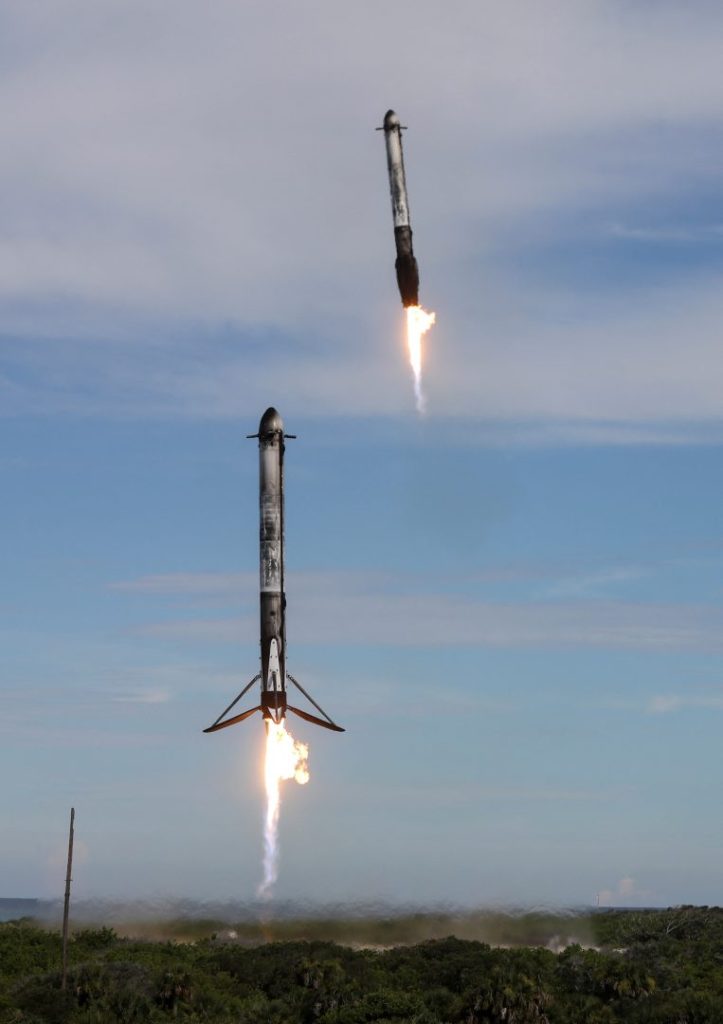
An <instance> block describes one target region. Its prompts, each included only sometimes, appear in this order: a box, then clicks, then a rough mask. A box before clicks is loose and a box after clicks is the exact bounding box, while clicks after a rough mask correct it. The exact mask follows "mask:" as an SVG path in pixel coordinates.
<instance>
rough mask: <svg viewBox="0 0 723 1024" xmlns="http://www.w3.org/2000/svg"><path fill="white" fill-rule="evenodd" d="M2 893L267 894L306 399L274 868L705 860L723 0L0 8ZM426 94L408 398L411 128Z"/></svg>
mask: <svg viewBox="0 0 723 1024" xmlns="http://www.w3.org/2000/svg"><path fill="white" fill-rule="evenodd" d="M0 18H1V19H2V24H1V26H0V27H1V29H2V31H0V39H1V40H2V43H0V47H1V48H2V51H3V54H2V56H3V60H2V67H3V70H2V72H1V74H2V78H3V89H2V90H0V95H1V96H2V99H1V100H0V105H1V106H2V117H1V118H0V125H1V127H0V138H1V141H2V145H3V152H4V153H5V154H6V155H7V158H6V159H4V161H3V167H2V168H0V185H1V186H2V187H1V188H0V197H1V199H0V204H1V205H2V217H0V225H1V226H0V295H1V296H2V303H1V304H0V360H1V363H0V398H1V399H2V403H1V404H2V409H3V411H4V419H3V424H4V428H3V430H2V431H1V432H0V473H1V474H2V481H3V487H2V493H3V501H2V503H0V529H1V530H2V536H3V537H5V538H6V546H5V558H4V560H3V568H4V571H3V573H2V579H1V582H0V588H1V590H0V607H2V610H3V616H2V625H1V626H0V628H1V630H2V638H3V645H2V649H3V657H2V662H1V664H0V706H1V707H2V715H0V735H1V737H2V738H1V741H0V771H1V773H2V778H3V779H4V785H3V786H2V787H0V815H1V816H2V822H3V842H2V844H0V876H1V877H2V878H3V892H2V893H1V894H2V895H6V896H17V895H48V896H52V895H56V894H58V893H60V892H61V891H62V875H63V844H64V836H65V829H66V819H67V810H68V808H69V806H70V805H71V804H74V805H75V807H76V809H77V816H78V821H77V824H78V841H79V864H78V867H77V870H76V873H75V880H76V881H75V884H76V891H77V893H78V895H79V896H86V897H92V896H119V897H122V898H131V897H137V896H141V897H148V896H155V895H190V896H194V897H199V898H215V899H216V898H229V899H234V900H239V899H241V900H244V899H250V898H252V897H253V895H254V892H255V889H256V886H257V884H258V881H259V878H260V859H261V816H262V796H261V786H260V782H261V780H260V770H259V765H260V758H261V753H262V729H261V726H260V723H256V722H249V723H247V724H246V725H245V726H241V727H239V728H238V729H234V730H228V731H226V732H224V733H221V734H219V735H218V736H213V737H209V736H204V735H203V734H202V733H201V731H200V730H201V728H202V727H204V726H205V725H207V724H209V722H210V721H212V720H213V719H214V718H215V717H216V715H217V714H218V712H219V711H220V710H221V709H222V707H223V706H225V704H226V703H228V701H229V700H230V699H231V697H232V696H233V695H234V694H235V693H236V692H237V691H238V690H239V689H240V688H241V686H242V685H243V684H244V683H245V682H246V680H247V679H248V678H250V676H252V675H253V674H254V672H255V671H256V665H257V657H258V649H257V625H256V623H257V615H258V611H257V567H256V557H257V551H256V537H257V529H258V525H257V458H256V451H255V446H254V444H253V443H252V442H249V441H246V440H245V435H246V434H247V433H251V432H253V431H254V430H255V428H256V425H257V423H258V419H259V417H260V415H261V413H262V412H263V410H264V409H265V408H266V406H267V405H269V404H274V405H276V406H277V407H278V408H279V409H280V411H281V412H282V414H283V416H284V417H285V420H286V424H287V427H288V429H289V430H290V431H291V432H293V433H297V434H298V435H299V438H298V440H297V441H293V442H290V444H289V450H288V461H287V469H288V474H287V566H288V569H287V591H288V601H289V605H288V641H289V665H290V668H291V671H292V672H294V674H295V675H297V677H298V678H300V679H301V680H302V682H303V683H304V684H305V685H307V687H308V688H309V689H310V690H311V692H312V693H313V694H314V695H315V696H316V697H317V698H318V699H319V701H320V703H321V704H322V705H323V706H324V707H325V708H327V710H329V711H330V712H331V713H332V715H333V716H334V717H335V718H336V719H337V720H339V721H340V722H342V723H343V724H344V725H346V726H347V733H346V734H345V735H343V736H333V735H327V734H326V733H321V732H318V731H314V730H313V729H312V727H308V726H306V725H305V724H304V723H299V725H298V727H297V728H296V730H295V732H296V733H297V734H298V735H299V737H300V738H302V739H304V740H305V741H308V742H309V744H310V747H311V755H310V767H311V776H312V777H311V782H310V783H309V785H308V786H307V787H305V788H303V789H302V788H299V787H296V786H293V785H292V784H289V786H287V789H286V790H285V794H284V806H283V811H282V824H281V843H282V852H281V864H280V877H279V883H278V887H277V892H278V895H279V896H280V897H284V898H285V897H293V898H298V899H302V900H311V901H324V900H335V901H348V902H355V901H367V900H374V899H387V900H391V901H397V902H405V901H414V902H418V903H439V902H445V901H448V902H454V903H461V904H479V903H489V902H497V901H505V902H517V903H528V902H536V903H537V902H558V903H575V904H578V903H588V902H590V901H592V899H593V898H594V895H595V894H596V893H601V900H602V902H608V903H632V904H635V903H638V904H648V903H675V902H705V903H715V902H718V901H719V889H720V883H721V870H720V859H721V858H720V853H721V846H722V845H723V826H721V825H720V824H719V823H718V822H717V819H716V816H715V814H714V812H713V808H715V806H717V797H718V792H719V789H720V784H721V769H720V760H719V755H718V749H719V744H718V733H719V729H720V723H721V715H722V714H723V665H722V664H721V657H722V655H723V641H722V640H721V636H722V635H723V632H722V629H721V627H722V626H723V592H722V588H721V582H720V581H721V569H722V568H723V527H722V526H721V523H722V521H723V519H722V517H721V509H722V507H723V482H722V479H721V473H720V444H721V441H722V440H723V399H722V398H721V395H722V394H723V390H722V389H721V386H720V378H721V375H722V374H723V358H722V357H721V345H720V323H721V318H722V316H723V300H722V299H721V290H720V286H719V282H720V275H721V270H722V269H723V189H722V188H721V186H720V182H719V173H718V169H719V167H720V166H721V157H723V125H722V124H721V119H720V110H721V109H722V107H721V104H722V103H723V73H722V72H721V70H720V61H719V54H718V47H717V40H719V39H720V34H721V31H723V12H722V11H721V10H720V9H719V8H718V6H717V5H712V4H711V5H708V4H700V5H696V9H695V12H694V13H693V12H692V11H691V10H689V9H688V8H687V7H686V6H685V5H682V4H677V3H661V4H657V5H648V4H635V3H633V4H631V3H616V2H606V3H602V2H593V0H589V2H588V0H575V2H574V3H573V2H572V0H553V2H551V3H549V4H546V5H539V4H536V3H533V2H532V0H520V2H519V3H516V4H514V5H504V7H500V5H497V4H493V3H467V2H460V3H457V4H454V5H452V7H450V6H449V5H445V8H444V10H443V9H442V7H441V6H438V5H435V4H421V5H420V4H419V3H416V4H414V5H412V4H411V3H407V2H406V0H405V2H402V3H397V4H394V5H391V6H390V5H389V4H381V3H379V4H377V3H369V4H365V5H363V6H362V5H359V6H358V7H354V8H351V7H349V8H344V10H343V12H342V9H341V8H339V7H338V5H333V4H331V3H329V2H327V0H315V2H314V3H312V4H308V5H304V7H303V9H302V8H299V7H298V6H297V5H292V4H288V3H279V4H275V5H268V6H267V7H265V8H264V9H263V10H261V9H253V8H243V7H241V6H239V5H236V4H231V3H227V2H225V0H220V2H219V3H218V4H215V5H214V6H213V9H212V10H211V11H210V10H209V8H208V5H200V4H196V3H191V2H187V0H181V2H176V3H174V5H173V8H172V11H171V7H170V5H165V4H158V5H154V6H152V7H149V5H147V4H146V3H141V2H140V0H138V2H134V0H131V2H124V3H122V4H121V3H115V2H111V3H108V4H106V5H103V7H102V8H99V7H98V6H97V5H95V4H91V3H89V2H88V0H62V2H60V3H58V4H55V5H54V6H53V10H52V11H48V8H47V6H46V5H43V4H40V3H34V2H28V3H25V4H23V5H22V7H15V8H12V9H7V10H5V11H4V12H3V14H2V15H0ZM390 106H394V107H395V108H396V109H397V110H399V112H400V114H401V116H402V120H403V122H404V123H405V124H408V125H409V131H408V133H407V136H406V137H405V155H406V161H407V178H408V184H409V189H410V206H411V213H412V222H413V226H414V229H415V248H416V251H417V256H418V259H419V263H420V270H421V278H422V289H421V295H422V299H423V301H424V303H425V305H426V306H427V307H429V308H432V309H434V310H435V311H436V313H437V326H436V327H435V328H434V330H433V332H432V334H431V335H430V338H429V343H428V351H427V365H426V370H425V387H426V392H427V395H428V414H427V415H426V417H424V418H423V419H421V420H420V419H418V418H417V417H416V415H415V413H414V400H413V392H412V387H411V381H410V379H409V374H408V370H407V365H406V357H405V354H404V350H403V340H402V336H401V331H402V315H401V309H400V307H399V305H398V296H397V293H396V286H395V281H394V273H393V257H394V253H393V239H392V228H391V218H390V210H389V198H388V189H387V182H386V174H385V158H384V151H383V146H382V142H381V139H380V137H379V135H378V134H377V133H375V132H374V130H373V129H374V128H375V126H376V125H377V124H379V123H381V118H382V116H383V114H384V112H385V110H386V109H387V108H388V107H390Z"/></svg>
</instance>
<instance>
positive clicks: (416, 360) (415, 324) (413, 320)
mask: <svg viewBox="0 0 723 1024" xmlns="http://www.w3.org/2000/svg"><path fill="white" fill-rule="evenodd" d="M436 319H437V316H436V313H427V311H426V310H424V309H422V307H421V306H407V346H408V348H409V362H410V364H411V367H412V373H413V374H414V398H415V401H416V403H417V412H418V413H419V414H420V416H421V415H422V413H423V412H424V410H425V405H426V400H425V397H424V392H423V391H422V338H423V336H424V335H425V334H426V333H427V331H428V330H429V328H430V327H431V326H432V324H433V323H434V321H435V320H436Z"/></svg>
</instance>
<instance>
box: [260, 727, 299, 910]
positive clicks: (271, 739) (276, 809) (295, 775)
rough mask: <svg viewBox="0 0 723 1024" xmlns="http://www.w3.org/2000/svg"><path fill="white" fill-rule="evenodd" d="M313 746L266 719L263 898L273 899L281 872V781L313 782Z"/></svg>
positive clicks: (261, 890)
mask: <svg viewBox="0 0 723 1024" xmlns="http://www.w3.org/2000/svg"><path fill="white" fill-rule="evenodd" d="M308 756H309V748H308V746H307V745H306V744H305V743H298V742H297V741H296V740H295V739H294V738H293V736H292V735H291V733H288V732H287V731H286V727H285V726H284V723H283V722H279V723H276V722H273V721H270V720H268V719H267V721H266V761H265V765H264V777H265V782H266V816H265V819H264V862H263V866H264V878H263V881H262V882H261V884H260V885H259V888H258V895H259V896H260V897H261V898H262V899H270V898H271V892H272V889H273V886H274V883H275V882H276V879H277V877H278V874H279V814H280V812H281V785H280V784H281V782H282V781H283V780H284V779H295V780H296V781H297V782H298V783H299V785H300V786H304V785H306V783H307V782H308V781H309V766H308V764H307V758H308Z"/></svg>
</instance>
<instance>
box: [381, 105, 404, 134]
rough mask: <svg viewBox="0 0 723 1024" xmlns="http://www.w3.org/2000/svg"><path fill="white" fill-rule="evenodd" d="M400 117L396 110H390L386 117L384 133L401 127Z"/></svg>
mask: <svg viewBox="0 0 723 1024" xmlns="http://www.w3.org/2000/svg"><path fill="white" fill-rule="evenodd" d="M400 123H401V122H400V120H399V115H398V114H397V113H396V112H395V111H394V110H388V111H387V112H386V114H385V115H384V131H385V132H388V131H391V130H392V129H393V128H398V127H399V125H400Z"/></svg>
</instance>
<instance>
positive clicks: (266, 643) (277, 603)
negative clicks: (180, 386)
mask: <svg viewBox="0 0 723 1024" xmlns="http://www.w3.org/2000/svg"><path fill="white" fill-rule="evenodd" d="M248 436H249V437H254V438H258V441H259V574H260V576H259V609H260V641H261V672H260V673H259V674H258V675H255V676H254V678H253V679H252V680H251V682H249V683H248V684H247V685H246V686H245V687H244V689H243V690H242V691H241V693H240V694H239V695H238V697H236V698H235V699H234V700H233V701H232V702H231V703H230V704H229V706H228V707H227V708H226V710H225V711H223V712H222V713H221V714H220V715H219V717H218V718H217V719H216V721H215V722H214V723H213V725H211V726H209V728H208V729H204V732H218V730H219V729H225V728H227V727H228V726H229V725H235V724H236V723H237V722H242V721H243V720H244V719H245V718H248V717H249V716H250V715H253V713H254V712H255V711H260V712H261V714H262V715H263V717H264V718H265V719H268V720H270V721H272V722H276V723H277V724H279V723H281V722H282V721H283V720H284V718H285V717H286V712H287V711H292V712H293V713H294V714H295V715H299V717H300V718H304V719H306V721H307V722H313V723H314V725H321V726H323V727H324V728H325V729H333V730H334V731H335V732H344V730H343V729H342V727H341V726H340V725H337V724H336V723H335V722H332V720H331V719H330V718H329V716H328V715H327V714H326V712H325V711H324V710H323V709H322V708H320V707H319V705H318V704H317V703H316V701H315V700H314V699H313V697H310V696H309V694H308V693H307V692H306V690H304V689H303V687H302V686H301V684H300V683H299V682H298V681H297V680H296V679H294V677H293V676H292V675H291V674H290V673H288V672H287V671H286V594H285V592H284V450H285V446H284V440H285V438H289V437H290V438H293V437H294V436H295V435H294V434H284V423H283V420H282V419H281V416H279V414H278V412H277V411H276V409H273V408H270V409H267V410H266V412H265V413H264V415H263V416H262V417H261V422H260V423H259V432H258V434H249V435H248ZM287 679H288V680H289V681H290V682H291V683H292V684H293V685H294V686H295V687H296V688H297V690H299V691H300V692H301V693H302V694H303V695H304V696H305V697H306V699H307V700H308V701H309V702H310V703H311V704H312V705H313V706H314V707H315V708H316V710H317V711H318V712H319V714H320V715H321V716H322V717H321V718H318V717H317V716H316V715H312V714H310V713H309V712H308V711H302V710H301V709H300V708H297V707H292V705H291V704H289V703H288V702H287V695H286V680H287ZM259 680H260V681H261V702H260V704H259V705H258V706H257V707H254V708H249V709H248V710H247V711H242V712H241V714H238V715H233V716H232V717H231V718H226V715H227V714H228V713H229V711H230V710H231V709H232V708H233V707H234V706H235V705H236V704H237V703H238V701H239V700H241V698H242V697H243V696H244V694H246V693H247V692H248V691H249V690H250V689H251V687H252V686H253V685H254V683H256V682H258V681H259Z"/></svg>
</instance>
